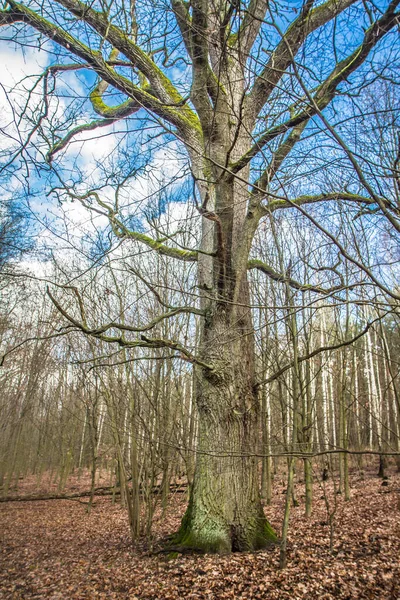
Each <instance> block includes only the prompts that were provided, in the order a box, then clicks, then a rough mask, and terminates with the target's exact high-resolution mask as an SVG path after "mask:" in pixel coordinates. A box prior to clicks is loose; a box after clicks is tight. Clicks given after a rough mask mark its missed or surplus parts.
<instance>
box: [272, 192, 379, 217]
mask: <svg viewBox="0 0 400 600" xmlns="http://www.w3.org/2000/svg"><path fill="white" fill-rule="evenodd" d="M329 200H343V201H345V202H354V203H356V204H366V205H368V206H370V205H373V204H376V202H375V200H374V199H373V198H368V196H363V195H361V194H351V193H349V192H341V191H338V192H326V193H321V194H315V195H303V196H298V197H297V198H293V200H284V199H282V200H278V199H274V200H270V201H269V202H268V204H267V205H264V206H263V207H262V210H263V212H264V214H269V213H272V212H275V211H276V210H281V209H285V208H290V207H295V206H303V205H305V204H318V203H320V202H327V201H329ZM382 202H385V203H388V200H386V199H385V198H382Z"/></svg>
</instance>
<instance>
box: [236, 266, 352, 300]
mask: <svg viewBox="0 0 400 600" xmlns="http://www.w3.org/2000/svg"><path fill="white" fill-rule="evenodd" d="M247 268H248V269H249V270H251V269H258V270H259V271H261V272H262V273H265V275H267V276H268V277H269V278H270V279H272V280H273V281H278V282H279V283H288V284H289V285H290V287H291V288H294V289H295V290H300V291H302V292H305V291H307V292H316V293H317V294H324V295H325V296H327V295H329V294H333V293H334V292H338V291H339V290H342V289H343V287H344V286H343V284H341V285H338V286H334V287H331V288H322V287H320V286H314V285H312V284H307V283H300V282H298V281H296V280H295V279H292V278H291V277H289V276H288V275H283V274H282V273H278V272H277V271H275V269H273V268H272V267H271V266H270V265H267V264H266V263H264V262H262V261H261V260H258V259H256V258H253V259H251V260H249V261H248V263H247Z"/></svg>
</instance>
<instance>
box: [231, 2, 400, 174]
mask: <svg viewBox="0 0 400 600" xmlns="http://www.w3.org/2000/svg"><path fill="white" fill-rule="evenodd" d="M335 1H336V0H335ZM399 2H400V0H393V1H392V2H391V4H390V5H389V8H388V10H387V11H386V12H385V13H384V14H383V15H382V17H381V18H380V19H378V20H377V21H375V23H373V24H372V25H371V27H369V29H367V30H366V32H365V34H364V39H363V42H362V43H361V44H360V45H359V46H358V48H356V50H354V52H352V54H350V55H349V56H348V57H347V58H345V59H343V60H342V61H340V62H339V63H338V64H337V65H336V67H335V68H334V69H333V70H332V71H331V73H330V74H329V76H328V77H327V78H326V79H325V81H324V82H323V83H322V84H321V85H320V86H319V87H318V88H317V90H316V92H315V93H314V95H313V97H312V104H310V105H308V106H307V107H306V108H305V109H304V110H302V111H300V112H298V113H297V114H296V115H293V116H292V117H290V118H289V119H288V120H287V121H285V122H283V123H280V124H279V125H276V126H275V127H273V128H272V129H269V130H268V131H266V132H265V133H263V134H262V135H261V136H260V137H259V138H258V140H257V141H256V142H255V144H254V145H253V146H252V147H251V148H250V149H249V150H248V151H247V152H246V153H245V154H244V155H243V156H242V157H241V158H240V159H239V160H238V161H237V162H236V163H234V164H233V165H231V172H232V173H238V172H239V171H241V170H242V169H243V168H244V167H245V166H246V165H247V164H248V163H249V162H250V161H251V160H252V159H253V158H254V157H255V156H256V155H257V154H259V152H261V151H262V149H263V148H264V146H266V145H267V144H268V143H269V142H270V141H272V140H273V139H275V138H276V137H277V136H279V135H282V134H285V133H286V132H288V131H289V130H291V129H292V128H293V127H297V126H299V125H301V124H302V123H304V121H308V120H309V119H310V118H311V117H312V116H314V115H316V114H318V113H319V112H320V111H322V110H324V108H326V107H327V106H328V104H330V102H331V101H332V100H333V98H334V96H335V93H336V90H337V87H338V85H339V84H340V83H341V82H342V81H344V80H346V79H347V78H348V77H349V76H350V75H351V74H352V73H353V72H354V71H355V70H356V69H357V68H358V67H359V66H360V65H361V64H362V63H363V62H364V61H365V59H366V58H367V56H368V54H369V53H370V51H371V50H372V49H373V48H374V47H375V46H376V44H377V43H378V42H379V40H380V39H382V37H383V36H384V35H386V34H387V33H388V31H390V30H391V29H392V28H393V27H394V26H395V25H396V24H397V22H398V19H399V15H400V13H396V12H395V10H396V8H397V6H398V4H399ZM289 53H290V52H289Z"/></svg>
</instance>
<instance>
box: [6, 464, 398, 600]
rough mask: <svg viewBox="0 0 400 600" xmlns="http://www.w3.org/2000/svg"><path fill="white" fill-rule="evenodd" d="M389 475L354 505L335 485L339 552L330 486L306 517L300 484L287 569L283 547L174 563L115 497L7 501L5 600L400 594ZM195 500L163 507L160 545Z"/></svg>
mask: <svg viewBox="0 0 400 600" xmlns="http://www.w3.org/2000/svg"><path fill="white" fill-rule="evenodd" d="M388 475H389V479H388V481H387V483H386V482H382V480H381V479H379V478H377V477H376V476H374V474H373V472H372V471H371V472H368V473H367V474H366V476H365V479H364V480H362V479H360V477H359V476H358V475H356V474H354V475H353V476H352V481H351V484H352V487H351V500H350V501H348V502H345V501H344V499H343V497H342V496H341V495H337V494H336V495H335V494H334V486H333V482H332V481H328V482H327V484H326V490H327V497H328V499H329V500H330V506H331V510H332V509H333V508H334V506H335V504H336V512H335V515H334V533H333V547H332V549H331V550H330V542H329V540H330V527H329V522H328V513H327V506H326V502H325V500H324V494H323V489H322V487H321V486H320V485H319V484H315V487H314V505H313V513H312V516H311V518H309V519H306V518H305V516H304V497H303V493H304V491H303V490H304V487H303V486H301V484H298V485H297V497H298V500H299V503H300V504H299V506H298V507H296V508H293V509H292V513H291V524H290V531H289V544H288V566H287V568H286V569H285V570H279V568H278V565H279V548H274V549H272V550H269V551H260V552H255V553H244V554H231V555H229V556H213V555H204V556H192V555H184V556H179V557H178V558H175V559H173V560H168V559H167V557H166V556H164V555H163V554H151V552H149V548H148V546H147V545H146V543H145V542H143V541H141V542H140V543H138V544H137V545H136V546H133V545H132V542H131V540H130V535H129V529H128V525H127V515H126V511H125V509H123V508H121V506H120V505H119V504H112V501H111V498H110V497H99V498H97V499H96V501H95V506H94V508H93V509H92V511H91V513H90V514H89V515H88V514H87V513H86V510H85V509H86V507H85V506H84V505H83V504H80V503H79V502H77V501H67V500H49V501H34V502H5V503H1V504H0V540H1V548H0V598H1V599H6V600H8V599H13V600H20V599H21V600H22V599H25V598H26V599H33V598H46V599H52V600H69V599H76V600H83V599H85V600H86V599H107V600H109V599H118V600H119V599H121V600H123V599H128V598H129V599H131V600H134V599H135V598H147V599H154V600H155V599H160V600H161V599H162V600H168V599H172V600H180V599H193V600H195V599H196V600H200V599H205V600H223V599H225V598H241V599H247V600H251V599H258V598H260V599H271V600H272V599H278V600H281V599H282V600H284V599H291V600H296V599H302V598H304V599H310V598H312V599H321V600H322V599H323V600H328V599H334V598H340V599H348V600H354V599H358V598H360V599H361V598H365V599H367V598H368V599H371V598H376V599H379V600H381V599H391V600H400V475H399V474H397V473H395V469H394V468H393V469H391V470H390V471H389V472H388ZM383 483H384V485H383ZM32 485H33V484H32V483H29V481H28V482H27V483H26V485H25V487H24V482H22V486H21V487H20V489H19V490H18V492H19V493H22V492H26V493H31V492H32V489H31V488H32ZM81 485H82V484H81ZM76 487H77V486H76V485H74V486H72V487H70V489H71V491H76ZM73 488H75V490H74V489H73ZM284 488H285V485H284V480H283V477H282V478H281V477H280V476H277V477H276V479H275V482H274V495H273V500H272V503H271V505H270V506H268V507H266V514H267V515H268V518H269V520H270V521H271V523H272V524H273V526H274V527H275V528H276V530H277V531H279V530H280V524H281V521H282V515H283V508H284V498H285V494H284ZM36 491H37V490H36ZM334 498H336V503H335V501H334ZM185 503H186V498H185V494H175V496H173V498H172V499H171V502H170V507H169V509H168V511H167V514H166V516H164V517H162V515H161V513H160V512H156V515H155V522H154V526H153V534H154V537H153V548H154V549H157V547H158V544H159V542H160V540H161V539H162V538H164V537H165V536H166V535H167V534H169V533H171V532H173V531H174V530H176V529H177V528H178V525H179V521H180V518H181V517H182V514H183V511H184V508H185Z"/></svg>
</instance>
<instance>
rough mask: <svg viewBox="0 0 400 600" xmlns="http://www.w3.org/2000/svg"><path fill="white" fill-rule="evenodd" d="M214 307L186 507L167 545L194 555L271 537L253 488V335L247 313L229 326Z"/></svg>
mask: <svg viewBox="0 0 400 600" xmlns="http://www.w3.org/2000/svg"><path fill="white" fill-rule="evenodd" d="M214 309H215V310H214V314H213V315H211V316H210V318H209V319H208V321H206V322H205V324H204V330H203V340H202V349H203V354H204V360H207V361H208V362H212V364H213V365H214V370H213V371H212V372H209V373H207V372H206V371H205V370H204V369H202V368H196V373H195V377H196V386H195V388H196V404H197V410H198V417H199V435H198V448H197V456H196V468H195V475H194V481H193V486H192V489H191V495H190V501H189V505H188V508H187V511H186V514H185V516H184V518H183V521H182V524H181V528H180V530H179V532H178V534H177V535H176V536H175V539H174V540H173V542H172V545H173V546H175V547H179V548H180V549H183V548H185V549H187V548H189V549H193V550H194V551H200V552H215V553H229V552H235V551H238V552H241V551H251V550H257V549H260V548H264V547H266V546H268V545H270V544H272V543H275V542H277V536H276V534H275V532H274V531H273V529H272V527H271V525H270V524H269V523H268V521H267V519H266V517H265V515H264V512H263V508H262V505H261V498H260V490H259V473H258V464H257V457H256V453H257V448H258V446H259V434H260V421H259V399H258V394H257V393H256V390H255V386H254V359H253V339H252V336H250V335H243V326H244V324H245V323H246V322H247V325H246V330H247V333H248V329H247V327H248V325H249V322H248V321H247V319H248V315H243V314H242V315H241V317H240V318H239V319H238V321H237V323H236V327H233V326H232V321H231V319H230V315H229V314H228V311H226V310H225V309H224V308H223V307H221V306H215V307H214ZM236 316H237V317H238V316H239V315H238V314H237V313H236Z"/></svg>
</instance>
